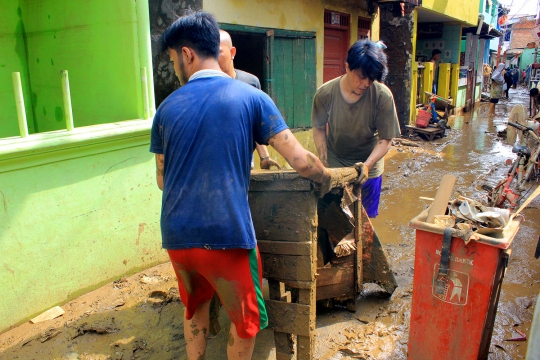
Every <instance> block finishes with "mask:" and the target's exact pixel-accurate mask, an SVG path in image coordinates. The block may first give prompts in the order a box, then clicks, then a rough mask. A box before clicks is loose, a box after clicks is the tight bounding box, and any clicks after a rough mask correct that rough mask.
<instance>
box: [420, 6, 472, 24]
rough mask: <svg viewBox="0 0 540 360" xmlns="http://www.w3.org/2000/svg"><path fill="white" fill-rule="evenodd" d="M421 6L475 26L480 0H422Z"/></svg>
mask: <svg viewBox="0 0 540 360" xmlns="http://www.w3.org/2000/svg"><path fill="white" fill-rule="evenodd" d="M422 8H424V9H428V10H432V11H434V12H438V13H441V14H444V15H446V16H449V17H452V18H454V19H456V20H459V21H463V22H465V23H468V24H469V25H471V26H475V25H477V24H478V9H479V8H480V0H423V1H422Z"/></svg>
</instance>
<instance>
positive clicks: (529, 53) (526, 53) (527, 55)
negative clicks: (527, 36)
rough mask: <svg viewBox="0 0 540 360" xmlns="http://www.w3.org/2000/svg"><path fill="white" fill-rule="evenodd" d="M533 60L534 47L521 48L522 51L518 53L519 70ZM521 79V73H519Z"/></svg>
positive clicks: (525, 67)
mask: <svg viewBox="0 0 540 360" xmlns="http://www.w3.org/2000/svg"><path fill="white" fill-rule="evenodd" d="M539 58H540V57H539ZM533 62H534V49H523V53H522V54H521V55H520V60H519V71H520V72H521V71H523V70H525V69H527V67H528V66H529V65H531V64H532V63H533ZM520 79H521V74H520Z"/></svg>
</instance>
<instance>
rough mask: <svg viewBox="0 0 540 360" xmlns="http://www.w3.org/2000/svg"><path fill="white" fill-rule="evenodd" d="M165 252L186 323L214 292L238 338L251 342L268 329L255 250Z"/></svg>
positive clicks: (260, 274) (258, 261)
mask: <svg viewBox="0 0 540 360" xmlns="http://www.w3.org/2000/svg"><path fill="white" fill-rule="evenodd" d="M167 251H168V253H169V257H170V259H171V263H172V265H173V268H174V271H175V273H176V277H177V278H178V288H179V291H180V298H181V299H182V303H184V306H185V307H186V318H187V319H188V320H189V319H191V318H192V317H193V314H194V313H195V310H196V309H197V307H198V306H199V305H200V304H202V303H204V302H207V301H210V300H211V299H212V297H213V296H214V292H216V293H217V294H218V296H219V298H220V300H221V303H222V304H223V308H224V309H225V310H226V311H227V313H228V314H229V317H230V319H231V322H232V323H233V324H234V325H235V326H236V330H237V332H238V336H240V337H241V338H244V339H247V338H252V337H254V336H255V335H257V333H258V332H259V330H261V329H264V328H265V327H266V326H268V316H267V314H266V308H265V306H264V300H263V296H262V285H261V284H262V266H261V259H260V256H259V251H258V249H251V250H247V249H229V250H207V249H198V248H197V249H181V250H167Z"/></svg>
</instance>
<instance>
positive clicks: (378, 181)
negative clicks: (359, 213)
mask: <svg viewBox="0 0 540 360" xmlns="http://www.w3.org/2000/svg"><path fill="white" fill-rule="evenodd" d="M381 188H382V175H381V176H379V177H376V178H373V179H368V181H366V182H365V183H364V185H362V205H363V206H364V209H366V212H367V215H368V216H369V217H370V218H374V217H377V215H379V200H380V199H381Z"/></svg>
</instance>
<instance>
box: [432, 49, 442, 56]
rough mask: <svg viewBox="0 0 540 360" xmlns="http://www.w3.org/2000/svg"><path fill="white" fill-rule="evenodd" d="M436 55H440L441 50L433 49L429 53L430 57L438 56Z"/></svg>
mask: <svg viewBox="0 0 540 360" xmlns="http://www.w3.org/2000/svg"><path fill="white" fill-rule="evenodd" d="M438 54H442V52H441V50H439V49H433V51H432V52H431V57H433V56H435V55H438Z"/></svg>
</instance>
